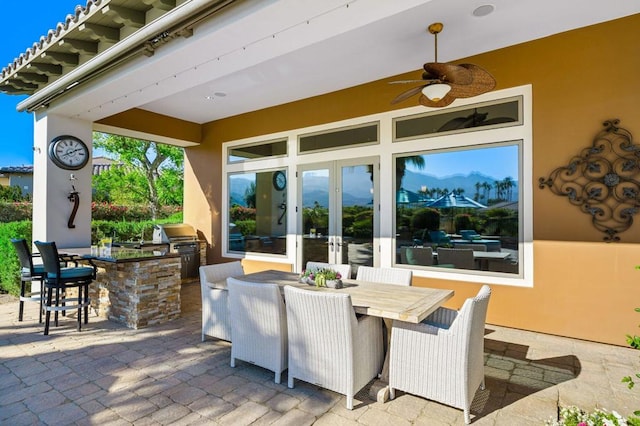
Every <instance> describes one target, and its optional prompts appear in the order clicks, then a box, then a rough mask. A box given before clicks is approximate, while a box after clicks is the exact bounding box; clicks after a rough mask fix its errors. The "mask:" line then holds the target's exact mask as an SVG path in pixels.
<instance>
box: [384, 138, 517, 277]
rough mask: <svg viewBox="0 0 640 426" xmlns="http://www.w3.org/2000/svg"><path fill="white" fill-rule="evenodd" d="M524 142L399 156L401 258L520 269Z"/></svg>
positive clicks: (430, 264)
mask: <svg viewBox="0 0 640 426" xmlns="http://www.w3.org/2000/svg"><path fill="white" fill-rule="evenodd" d="M521 146H522V143H521V142H509V143H502V144H487V145H480V146H473V147H469V148H465V149H460V148H456V149H448V150H446V149H445V150H436V151H423V152H417V153H411V154H402V155H398V156H396V159H395V173H396V209H395V214H396V218H395V223H396V250H397V258H396V263H397V264H405V265H412V267H414V268H418V269H429V268H434V269H436V270H437V269H442V268H447V269H455V270H458V271H457V272H471V271H473V273H478V271H482V272H483V273H484V272H488V273H506V274H519V273H520V271H519V264H520V261H519V260H520V256H519V253H518V250H519V242H520V241H521V238H520V232H519V228H520V226H519V197H520V192H521V190H520V181H521V179H520V176H521V171H520V160H519V159H520V157H521V153H520V151H521ZM460 270H464V271H460Z"/></svg>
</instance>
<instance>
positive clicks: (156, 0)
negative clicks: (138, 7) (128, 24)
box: [142, 0, 176, 11]
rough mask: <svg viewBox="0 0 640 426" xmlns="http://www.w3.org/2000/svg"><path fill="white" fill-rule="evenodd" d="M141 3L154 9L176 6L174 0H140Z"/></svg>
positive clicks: (167, 9)
mask: <svg viewBox="0 0 640 426" xmlns="http://www.w3.org/2000/svg"><path fill="white" fill-rule="evenodd" d="M142 3H144V4H146V5H150V6H153V7H154V8H155V9H160V10H165V11H169V10H171V9H173V8H175V7H176V0H142Z"/></svg>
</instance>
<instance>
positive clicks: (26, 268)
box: [11, 238, 44, 323]
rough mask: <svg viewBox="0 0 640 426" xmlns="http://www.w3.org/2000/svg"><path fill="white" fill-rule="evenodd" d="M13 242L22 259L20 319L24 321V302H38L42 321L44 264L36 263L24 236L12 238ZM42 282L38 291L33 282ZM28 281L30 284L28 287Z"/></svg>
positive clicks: (20, 259) (40, 320)
mask: <svg viewBox="0 0 640 426" xmlns="http://www.w3.org/2000/svg"><path fill="white" fill-rule="evenodd" d="M11 243H12V244H13V247H14V248H15V250H16V253H17V255H18V260H19V261H20V267H21V270H20V308H19V310H18V321H22V317H23V313H24V302H38V303H39V304H40V314H39V317H38V322H40V323H41V322H42V293H43V289H42V285H43V283H42V281H43V278H44V265H34V264H33V257H34V255H33V254H31V252H30V250H29V246H28V244H27V240H25V239H24V238H12V239H11ZM34 281H38V282H40V288H39V290H38V291H34V289H33V282H34ZM27 283H29V284H30V286H29V288H27Z"/></svg>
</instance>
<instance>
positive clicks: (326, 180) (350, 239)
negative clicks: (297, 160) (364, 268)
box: [298, 159, 378, 275]
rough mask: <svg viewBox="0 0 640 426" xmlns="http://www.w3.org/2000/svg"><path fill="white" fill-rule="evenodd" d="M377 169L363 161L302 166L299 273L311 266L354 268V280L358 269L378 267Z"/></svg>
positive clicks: (369, 162) (372, 163)
mask: <svg viewBox="0 0 640 426" xmlns="http://www.w3.org/2000/svg"><path fill="white" fill-rule="evenodd" d="M377 164H378V163H377V159H371V160H369V161H363V160H362V159H358V160H345V161H334V162H328V163H322V164H313V165H305V166H301V168H300V170H299V175H298V176H299V179H300V182H299V183H300V185H299V188H300V196H299V197H300V198H299V200H300V204H299V205H301V209H299V221H300V222H299V223H300V226H299V229H301V234H302V235H301V236H299V244H298V247H299V250H298V256H299V259H300V262H299V263H298V264H299V265H300V269H304V267H305V265H306V264H307V262H308V261H314V262H324V263H336V264H349V265H351V267H352V268H351V270H352V273H353V274H354V275H355V272H356V270H357V267H358V266H360V265H373V264H374V257H375V256H374V253H375V252H376V250H374V238H375V236H376V234H377V225H376V223H377V209H375V208H374V206H375V205H377V204H378V202H377V194H376V191H375V187H376V185H375V184H374V183H375V179H374V178H376V177H375V176H374V171H375V170H377ZM300 213H301V214H300Z"/></svg>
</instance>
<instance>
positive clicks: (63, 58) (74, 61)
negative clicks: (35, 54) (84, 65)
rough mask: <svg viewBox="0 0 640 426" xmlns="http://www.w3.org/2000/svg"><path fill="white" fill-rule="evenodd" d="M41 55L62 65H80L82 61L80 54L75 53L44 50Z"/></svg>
mask: <svg viewBox="0 0 640 426" xmlns="http://www.w3.org/2000/svg"><path fill="white" fill-rule="evenodd" d="M40 57H41V58H43V59H44V58H47V59H49V61H51V62H52V63H54V64H56V65H62V66H73V65H78V63H79V62H80V59H79V58H78V55H77V54H75V53H62V52H44V53H43V54H42V55H40Z"/></svg>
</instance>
